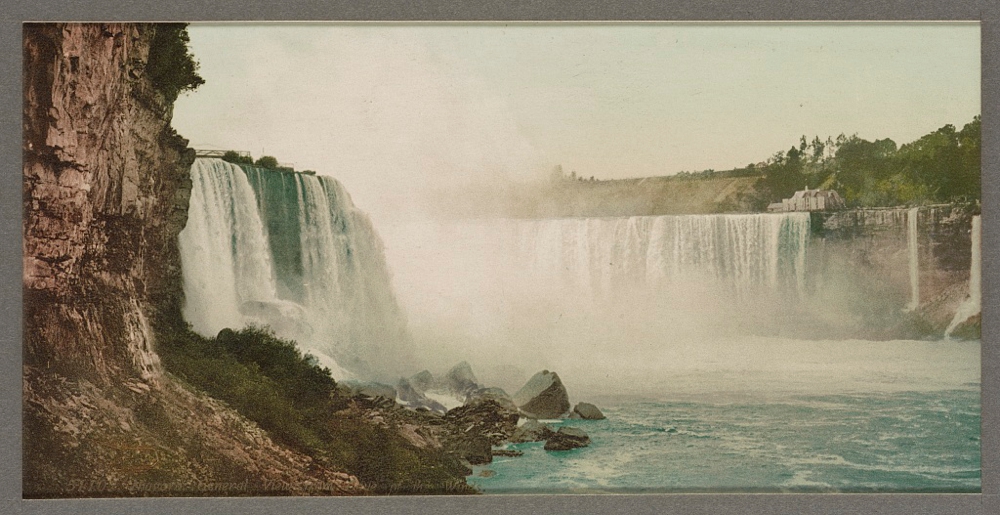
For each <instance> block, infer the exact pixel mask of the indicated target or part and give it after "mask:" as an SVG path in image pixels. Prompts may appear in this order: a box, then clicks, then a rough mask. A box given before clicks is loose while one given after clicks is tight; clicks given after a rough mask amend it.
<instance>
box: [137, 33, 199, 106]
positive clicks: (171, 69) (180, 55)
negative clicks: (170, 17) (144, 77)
mask: <svg viewBox="0 0 1000 515" xmlns="http://www.w3.org/2000/svg"><path fill="white" fill-rule="evenodd" d="M190 42H191V39H190V37H189V36H188V32H187V24H185V23H158V24H155V25H153V38H152V40H151V41H150V45H149V59H148V60H147V62H146V73H147V74H148V76H149V78H150V80H151V81H152V83H153V87H155V88H156V89H157V90H158V91H159V92H160V93H162V94H163V96H164V97H165V98H166V99H167V101H168V102H173V101H174V100H176V99H177V95H179V94H180V93H181V92H183V91H191V90H194V89H196V88H197V87H198V86H201V85H202V84H204V83H205V79H203V78H201V76H200V75H198V61H195V59H194V57H193V56H192V55H191V52H190V51H189V49H188V44H189V43H190Z"/></svg>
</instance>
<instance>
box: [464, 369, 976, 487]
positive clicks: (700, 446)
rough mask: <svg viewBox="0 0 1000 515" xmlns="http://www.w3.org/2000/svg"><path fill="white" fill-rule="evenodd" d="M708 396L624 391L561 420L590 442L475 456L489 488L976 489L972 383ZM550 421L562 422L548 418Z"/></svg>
mask: <svg viewBox="0 0 1000 515" xmlns="http://www.w3.org/2000/svg"><path fill="white" fill-rule="evenodd" d="M956 386H957V387H956V388H954V389H943V390H933V391H890V392H885V391H883V392H873V393H861V394H859V393H850V394H835V395H790V396H787V397H784V398H782V399H779V400H740V401H737V402H722V403H713V402H707V401H702V400H683V401H678V402H662V401H660V402H652V401H632V402H629V401H623V402H620V403H618V404H617V405H610V406H603V408H604V412H605V414H606V415H607V416H608V419H607V420H602V421H581V420H567V421H563V422H561V424H564V425H569V426H574V427H580V428H582V429H584V430H585V431H586V432H587V433H588V434H589V435H590V437H591V440H592V443H591V445H590V446H589V447H587V448H583V449H575V450H572V451H564V452H548V451H545V450H543V449H542V445H543V444H542V443H541V442H538V443H528V444H519V445H511V446H509V447H510V448H513V449H517V450H521V451H523V452H524V455H523V456H520V457H516V458H506V457H499V458H496V459H494V461H493V463H491V464H489V465H486V466H481V467H477V468H476V469H475V470H474V473H473V475H472V476H471V477H470V478H469V483H470V484H473V485H475V486H476V487H478V488H479V489H481V490H482V491H483V492H485V493H558V492H564V493H570V492H573V493H579V492H654V491H655V492H690V491H696V492H697V491H708V492H725V491H751V492H753V491H759V492H774V491H790V492H799V491H801V492H978V491H979V490H980V442H979V436H980V397H979V385H978V383H966V384H961V385H956ZM553 425H560V423H555V424H553Z"/></svg>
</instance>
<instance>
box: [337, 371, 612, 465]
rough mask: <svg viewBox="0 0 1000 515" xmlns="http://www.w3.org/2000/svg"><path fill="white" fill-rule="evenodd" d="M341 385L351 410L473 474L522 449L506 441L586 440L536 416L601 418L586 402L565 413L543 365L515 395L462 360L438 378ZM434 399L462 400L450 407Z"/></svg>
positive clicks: (559, 390)
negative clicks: (483, 380)
mask: <svg viewBox="0 0 1000 515" xmlns="http://www.w3.org/2000/svg"><path fill="white" fill-rule="evenodd" d="M342 388H343V390H344V392H345V393H346V394H348V395H351V396H352V403H351V407H350V408H349V409H352V410H357V411H359V412H360V413H362V414H363V417H364V418H366V419H368V420H372V421H377V422H378V423H380V424H385V425H386V427H391V428H393V429H394V430H395V431H398V432H399V433H400V434H401V435H403V436H404V437H405V438H406V439H407V440H408V441H409V442H410V443H411V444H413V445H414V446H415V447H417V448H420V449H428V450H440V451H442V452H444V453H446V454H448V455H449V456H451V457H453V458H454V459H456V460H458V461H459V462H460V463H461V464H462V465H463V466H465V467H466V468H465V474H466V475H469V474H471V473H472V469H471V468H469V467H471V466H474V465H485V464H488V463H490V462H492V461H493V458H494V457H495V456H504V457H518V456H521V455H522V454H523V453H522V452H520V451H516V450H511V449H506V448H504V447H506V446H507V445H509V444H519V443H526V442H545V450H547V451H566V450H570V449H575V448H579V447H586V446H588V445H590V443H591V442H590V438H589V436H588V435H587V434H586V433H585V432H584V431H583V430H581V429H579V428H574V427H568V426H564V427H560V428H559V429H558V430H554V429H553V428H552V427H551V426H550V425H549V424H546V423H545V422H542V421H541V420H547V419H588V420H602V419H604V418H605V417H604V414H603V413H601V411H600V409H599V408H597V407H596V406H594V405H593V404H590V403H586V402H580V403H578V404H577V405H576V406H575V407H574V408H573V409H572V410H570V409H569V405H570V404H569V394H568V392H567V391H566V388H565V386H563V384H562V381H561V380H560V379H559V376H558V374H556V373H555V372H550V371H548V370H543V371H541V372H539V373H537V374H535V376H533V377H532V378H531V379H530V380H528V382H527V383H526V384H525V385H524V387H523V388H521V390H519V391H518V393H517V394H515V395H514V396H513V397H511V396H509V395H508V394H507V393H506V392H504V391H503V390H502V389H500V388H495V387H484V386H482V385H480V384H479V383H478V382H477V380H476V378H475V375H474V374H473V373H472V369H471V367H470V366H469V365H468V363H466V362H464V361H463V362H461V363H459V364H458V365H455V367H453V368H452V369H451V370H449V371H448V372H447V373H446V374H443V375H442V376H440V377H435V376H434V375H433V374H431V373H430V372H429V371H426V370H424V371H421V372H420V373H418V374H415V375H414V376H411V377H409V378H401V379H400V380H399V383H398V384H397V386H396V387H392V386H390V385H385V384H380V383H365V382H353V383H347V384H345V385H344V386H342ZM431 397H434V398H439V399H440V398H442V397H450V398H451V399H453V400H455V401H456V402H461V403H460V405H457V406H455V407H452V408H451V409H447V408H445V407H444V405H443V404H442V403H441V402H439V401H437V400H434V399H433V398H431ZM463 398H464V400H461V399H463Z"/></svg>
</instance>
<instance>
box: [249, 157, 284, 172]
mask: <svg viewBox="0 0 1000 515" xmlns="http://www.w3.org/2000/svg"><path fill="white" fill-rule="evenodd" d="M254 165H256V166H259V167H261V168H270V169H272V170H273V169H275V168H277V167H278V158H276V157H274V156H261V157H260V159H258V160H257V162H256V163H254Z"/></svg>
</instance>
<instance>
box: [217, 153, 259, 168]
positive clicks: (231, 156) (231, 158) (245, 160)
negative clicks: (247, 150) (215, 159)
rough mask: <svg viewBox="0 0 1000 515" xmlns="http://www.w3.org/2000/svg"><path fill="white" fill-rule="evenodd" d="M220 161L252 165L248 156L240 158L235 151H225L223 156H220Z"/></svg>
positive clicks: (251, 159) (251, 160)
mask: <svg viewBox="0 0 1000 515" xmlns="http://www.w3.org/2000/svg"><path fill="white" fill-rule="evenodd" d="M222 160H223V161H227V162H230V163H233V164H237V165H252V164H253V158H252V157H250V156H241V155H239V153H237V152H236V151H235V150H227V151H226V153H225V154H223V155H222Z"/></svg>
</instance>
